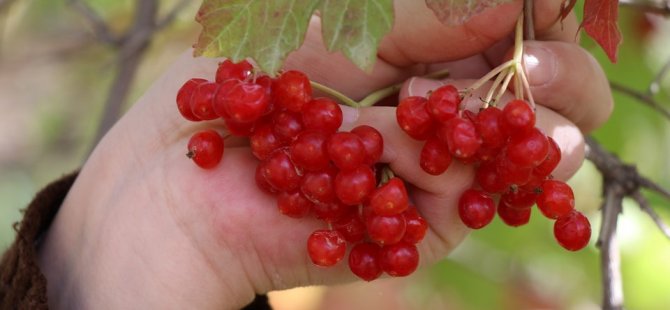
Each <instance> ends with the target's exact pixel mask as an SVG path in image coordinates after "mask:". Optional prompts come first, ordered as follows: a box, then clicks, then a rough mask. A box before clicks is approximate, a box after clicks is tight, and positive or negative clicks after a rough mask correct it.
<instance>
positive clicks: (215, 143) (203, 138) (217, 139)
mask: <svg viewBox="0 0 670 310" xmlns="http://www.w3.org/2000/svg"><path fill="white" fill-rule="evenodd" d="M186 156H188V157H189V158H190V159H192V160H193V162H194V163H195V164H196V165H198V166H199V167H200V168H203V169H212V168H214V167H216V165H218V164H219V162H220V161H221V158H222V157H223V139H222V138H221V136H220V135H219V134H218V133H217V132H216V131H214V130H211V129H207V130H202V131H198V132H196V133H195V134H194V135H193V136H191V139H190V140H189V141H188V154H186Z"/></svg>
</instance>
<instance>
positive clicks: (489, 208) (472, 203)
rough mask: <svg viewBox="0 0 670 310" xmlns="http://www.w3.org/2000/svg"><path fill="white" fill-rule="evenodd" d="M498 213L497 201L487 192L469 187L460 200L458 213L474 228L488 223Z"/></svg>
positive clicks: (467, 224) (464, 222) (466, 223)
mask: <svg viewBox="0 0 670 310" xmlns="http://www.w3.org/2000/svg"><path fill="white" fill-rule="evenodd" d="M495 214H496V208H495V203H494V202H493V199H492V198H491V197H490V196H489V195H487V194H486V193H484V192H482V191H479V190H476V189H468V190H466V191H465V192H463V194H461V198H460V199H459V200H458V215H459V216H460V218H461V220H462V221H463V224H465V226H468V227H470V228H472V229H480V228H482V227H484V226H486V225H488V224H489V223H490V222H491V220H493V217H494V216H495Z"/></svg>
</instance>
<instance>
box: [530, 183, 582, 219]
mask: <svg viewBox="0 0 670 310" xmlns="http://www.w3.org/2000/svg"><path fill="white" fill-rule="evenodd" d="M541 188H542V193H540V195H539V196H537V207H538V208H539V209H540V211H542V214H544V216H546V217H548V218H550V219H557V218H559V217H561V216H564V215H567V214H568V213H570V211H572V210H574V208H575V196H574V194H573V193H572V188H570V185H568V184H567V183H565V182H563V181H558V180H545V181H544V182H542V187H541Z"/></svg>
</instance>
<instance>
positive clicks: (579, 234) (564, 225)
mask: <svg viewBox="0 0 670 310" xmlns="http://www.w3.org/2000/svg"><path fill="white" fill-rule="evenodd" d="M554 237H556V240H557V241H558V243H559V244H560V245H561V246H562V247H564V248H566V249H567V250H570V251H578V250H581V249H582V248H584V247H585V246H586V245H587V244H588V243H589V239H591V224H590V223H589V219H587V218H586V217H585V216H584V215H583V214H581V213H580V212H579V211H575V210H572V211H571V212H570V213H568V214H566V215H564V216H561V217H559V218H558V219H557V220H556V222H555V223H554Z"/></svg>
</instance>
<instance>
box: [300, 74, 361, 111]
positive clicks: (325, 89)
mask: <svg viewBox="0 0 670 310" xmlns="http://www.w3.org/2000/svg"><path fill="white" fill-rule="evenodd" d="M310 84H312V87H313V88H314V89H317V90H319V91H322V92H324V93H326V94H328V95H330V96H333V97H335V99H337V100H339V101H340V102H342V103H344V104H345V105H347V106H350V107H352V108H360V105H359V103H358V102H356V101H354V100H353V99H351V98H349V97H347V95H345V94H343V93H341V92H339V91H337V90H334V89H332V88H330V87H328V86H326V85H323V84H319V83H317V82H314V81H310Z"/></svg>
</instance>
